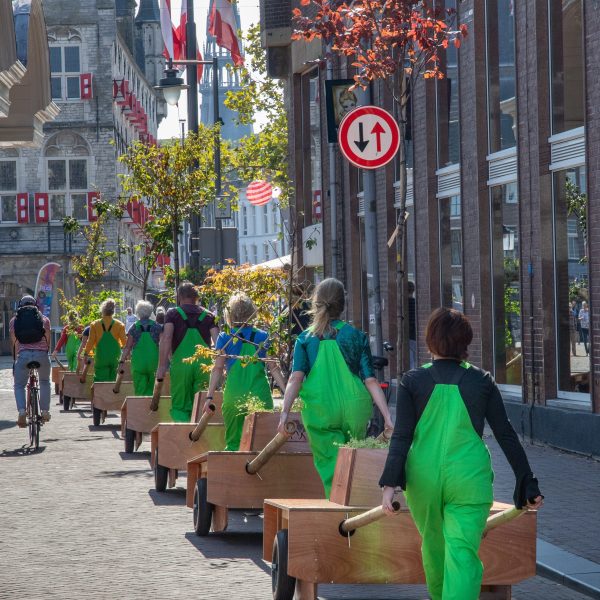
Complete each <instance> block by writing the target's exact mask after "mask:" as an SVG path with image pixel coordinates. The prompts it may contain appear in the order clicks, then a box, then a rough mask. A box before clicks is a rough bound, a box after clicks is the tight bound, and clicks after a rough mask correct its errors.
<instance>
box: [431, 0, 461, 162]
mask: <svg viewBox="0 0 600 600" xmlns="http://www.w3.org/2000/svg"><path fill="white" fill-rule="evenodd" d="M445 6H446V8H453V9H456V0H446V1H445ZM441 67H442V72H443V73H444V75H445V76H444V78H443V79H438V80H437V81H436V98H437V138H438V143H437V151H438V167H440V168H442V167H446V166H448V165H452V164H455V163H457V162H459V160H460V137H459V136H460V132H459V126H460V123H459V118H458V117H459V106H458V51H457V49H456V47H455V46H454V44H450V45H449V46H448V48H446V51H445V52H443V53H442V57H441Z"/></svg>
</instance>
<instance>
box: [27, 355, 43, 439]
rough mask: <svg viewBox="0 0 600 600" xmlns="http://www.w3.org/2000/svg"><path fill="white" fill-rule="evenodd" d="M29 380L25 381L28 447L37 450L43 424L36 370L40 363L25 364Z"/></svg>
mask: <svg viewBox="0 0 600 600" xmlns="http://www.w3.org/2000/svg"><path fill="white" fill-rule="evenodd" d="M27 368H28V369H29V379H28V381H27V407H26V414H27V428H28V429H29V446H30V447H33V448H34V449H35V450H38V449H39V447H40V429H41V427H42V425H43V424H44V420H43V419H42V415H41V412H40V387H39V383H38V374H37V370H38V369H39V368H40V363H38V362H36V361H31V362H30V363H27Z"/></svg>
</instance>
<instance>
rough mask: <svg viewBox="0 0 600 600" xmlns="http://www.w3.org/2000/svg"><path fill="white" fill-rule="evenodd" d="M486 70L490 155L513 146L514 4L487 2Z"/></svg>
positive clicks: (511, 1) (500, 0) (508, 0)
mask: <svg viewBox="0 0 600 600" xmlns="http://www.w3.org/2000/svg"><path fill="white" fill-rule="evenodd" d="M486 20H487V25H486V30H487V68H488V98H489V106H488V111H489V145H490V152H498V151H500V150H504V149H506V148H512V147H513V146H514V145H515V144H516V141H515V140H516V127H517V118H516V117H517V102H516V78H515V15H514V0H487V2H486Z"/></svg>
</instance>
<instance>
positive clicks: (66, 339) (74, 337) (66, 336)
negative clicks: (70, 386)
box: [52, 310, 83, 372]
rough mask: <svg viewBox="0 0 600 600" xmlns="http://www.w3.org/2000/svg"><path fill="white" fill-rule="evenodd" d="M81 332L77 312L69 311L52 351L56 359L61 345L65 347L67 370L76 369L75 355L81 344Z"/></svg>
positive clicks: (81, 328)
mask: <svg viewBox="0 0 600 600" xmlns="http://www.w3.org/2000/svg"><path fill="white" fill-rule="evenodd" d="M82 333H83V327H82V326H81V325H80V324H79V323H78V318H77V313H76V312H75V311H74V310H71V311H69V313H68V315H67V324H66V325H65V326H64V327H63V330H62V332H61V334H60V338H59V339H58V342H56V346H55V347H54V352H53V353H52V358H54V359H55V360H56V355H57V354H58V353H59V352H60V350H61V349H62V347H63V346H64V347H65V353H66V355H67V364H68V365H69V371H73V372H75V371H77V355H78V353H79V346H80V345H81V334H82Z"/></svg>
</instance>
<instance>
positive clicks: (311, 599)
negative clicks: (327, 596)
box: [294, 579, 317, 600]
mask: <svg viewBox="0 0 600 600" xmlns="http://www.w3.org/2000/svg"><path fill="white" fill-rule="evenodd" d="M294 600H317V584H316V583H312V582H311V581H302V580H300V579H297V580H296V589H295V591H294Z"/></svg>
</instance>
